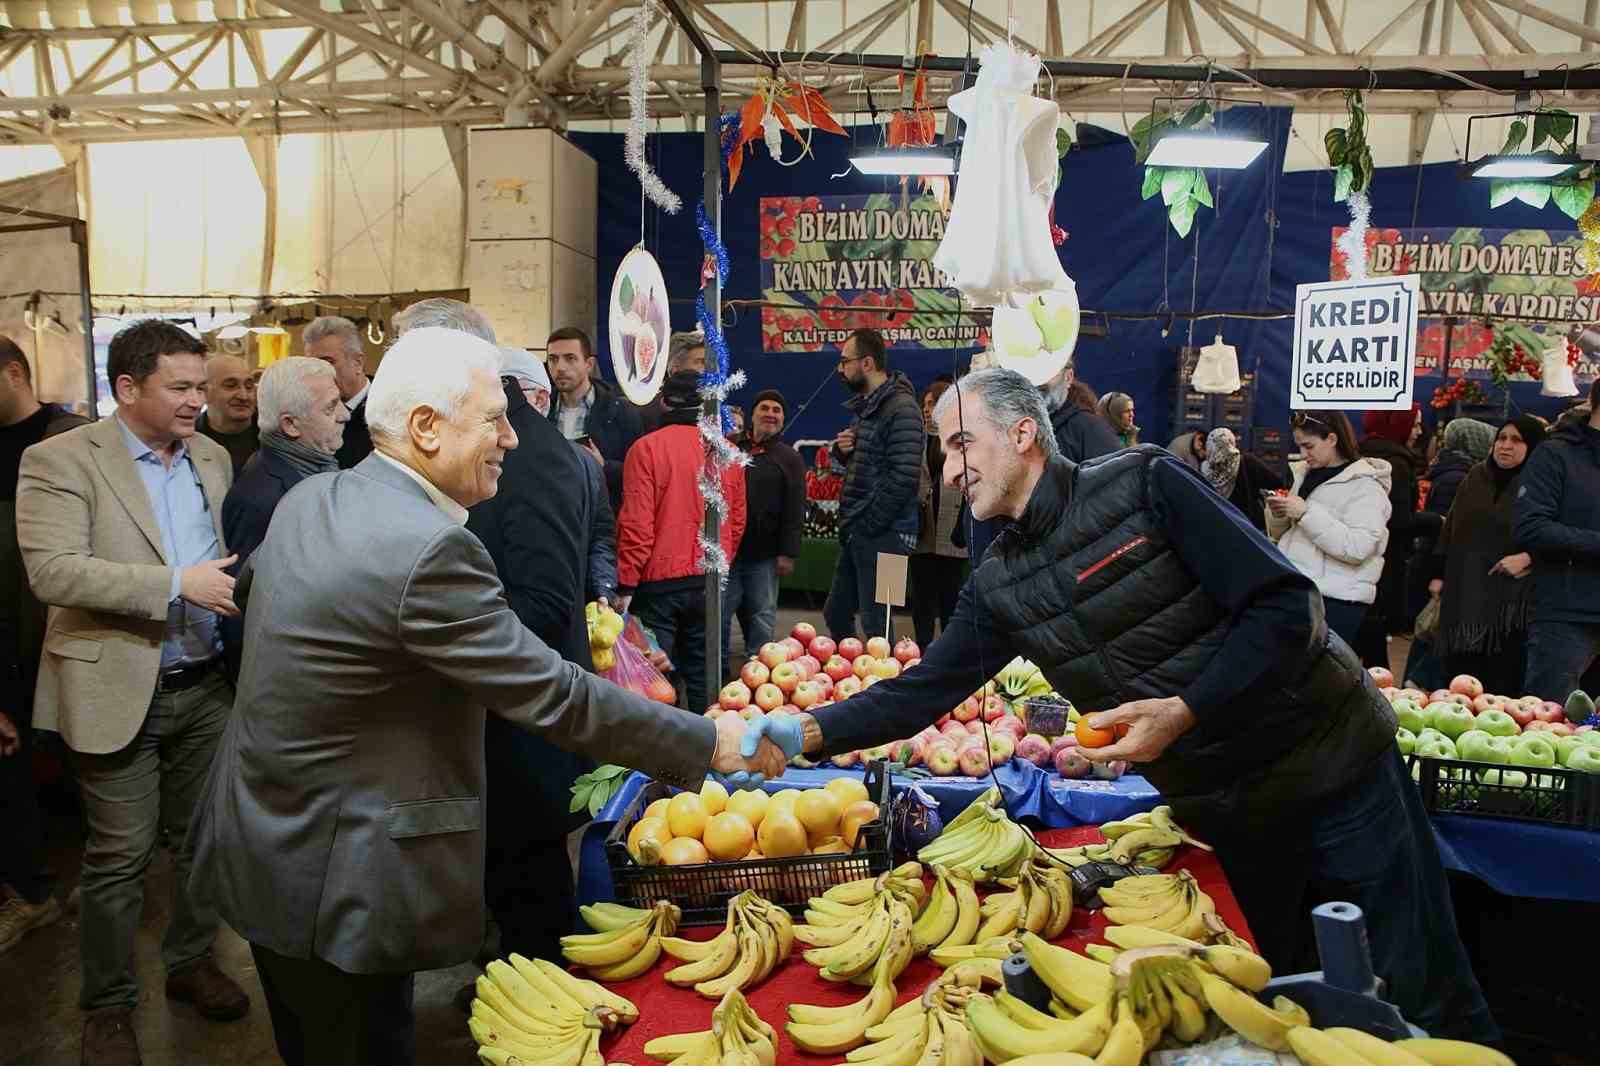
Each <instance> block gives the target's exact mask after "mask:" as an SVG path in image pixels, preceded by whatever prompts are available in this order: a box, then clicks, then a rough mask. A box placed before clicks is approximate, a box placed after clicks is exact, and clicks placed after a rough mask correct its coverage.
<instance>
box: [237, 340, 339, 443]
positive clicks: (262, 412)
mask: <svg viewBox="0 0 1600 1066" xmlns="http://www.w3.org/2000/svg"><path fill="white" fill-rule="evenodd" d="M318 378H326V379H328V380H329V381H333V380H334V376H333V367H332V366H330V365H329V364H327V363H324V362H323V361H322V360H321V359H311V358H309V357H307V356H304V355H291V356H289V357H288V358H286V359H279V360H278V361H277V362H276V363H273V364H272V365H271V366H269V367H267V370H266V373H264V374H262V375H261V384H259V385H257V386H256V418H257V425H259V426H260V427H261V428H262V429H264V430H268V431H271V432H277V431H278V429H279V425H280V424H281V423H282V421H283V416H284V415H292V416H294V417H295V418H305V417H306V416H307V415H309V414H310V413H311V383H312V382H313V381H315V380H316V379H318Z"/></svg>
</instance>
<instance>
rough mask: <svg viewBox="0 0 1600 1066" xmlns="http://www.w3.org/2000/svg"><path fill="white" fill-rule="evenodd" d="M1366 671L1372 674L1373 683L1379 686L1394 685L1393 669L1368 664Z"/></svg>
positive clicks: (1389, 686)
mask: <svg viewBox="0 0 1600 1066" xmlns="http://www.w3.org/2000/svg"><path fill="white" fill-rule="evenodd" d="M1367 673H1369V674H1371V675H1372V680H1373V683H1374V684H1376V685H1377V686H1378V687H1379V688H1393V687H1394V671H1393V670H1390V669H1389V668H1387V667H1384V666H1369V667H1367Z"/></svg>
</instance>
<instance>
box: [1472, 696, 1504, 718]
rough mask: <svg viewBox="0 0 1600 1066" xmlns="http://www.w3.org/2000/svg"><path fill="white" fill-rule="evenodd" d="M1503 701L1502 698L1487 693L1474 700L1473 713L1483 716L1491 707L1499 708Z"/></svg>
mask: <svg viewBox="0 0 1600 1066" xmlns="http://www.w3.org/2000/svg"><path fill="white" fill-rule="evenodd" d="M1501 700H1502V697H1500V696H1494V695H1491V694H1490V693H1487V692H1485V693H1484V694H1483V695H1481V696H1475V697H1473V700H1472V713H1473V714H1482V713H1483V712H1484V711H1487V710H1489V709H1490V708H1491V707H1499V706H1500V705H1501Z"/></svg>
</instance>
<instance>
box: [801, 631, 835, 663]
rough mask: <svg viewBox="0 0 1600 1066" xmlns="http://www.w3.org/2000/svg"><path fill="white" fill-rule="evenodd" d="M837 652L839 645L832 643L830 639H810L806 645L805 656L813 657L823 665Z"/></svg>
mask: <svg viewBox="0 0 1600 1066" xmlns="http://www.w3.org/2000/svg"><path fill="white" fill-rule="evenodd" d="M838 650H839V645H837V644H835V643H834V642H833V638H832V637H812V638H811V642H810V643H808V644H807V645H806V654H808V655H811V656H813V657H814V658H815V659H816V660H817V662H819V663H825V662H827V661H828V660H829V659H831V658H833V655H834V653H835V652H837V651H838Z"/></svg>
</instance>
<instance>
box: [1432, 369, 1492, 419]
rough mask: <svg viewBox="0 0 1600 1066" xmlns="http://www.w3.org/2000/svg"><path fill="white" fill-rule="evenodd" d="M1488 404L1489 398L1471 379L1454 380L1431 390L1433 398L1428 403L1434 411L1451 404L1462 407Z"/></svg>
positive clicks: (1480, 386) (1481, 387)
mask: <svg viewBox="0 0 1600 1066" xmlns="http://www.w3.org/2000/svg"><path fill="white" fill-rule="evenodd" d="M1488 402H1489V397H1488V396H1487V395H1486V394H1485V393H1484V391H1483V386H1482V385H1479V384H1478V383H1477V382H1476V381H1473V380H1472V379H1471V378H1465V377H1462V378H1456V379H1455V380H1454V381H1452V382H1451V383H1450V384H1448V385H1440V386H1439V387H1438V388H1436V389H1434V390H1433V398H1432V399H1431V400H1429V401H1428V404H1429V406H1431V407H1432V408H1433V409H1434V410H1435V411H1442V410H1444V409H1445V408H1446V407H1449V406H1450V405H1451V404H1460V405H1461V406H1463V407H1475V406H1479V405H1482V404H1486V403H1488Z"/></svg>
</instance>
